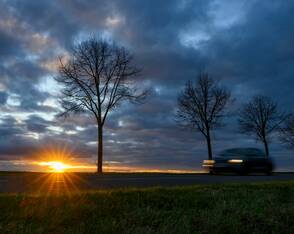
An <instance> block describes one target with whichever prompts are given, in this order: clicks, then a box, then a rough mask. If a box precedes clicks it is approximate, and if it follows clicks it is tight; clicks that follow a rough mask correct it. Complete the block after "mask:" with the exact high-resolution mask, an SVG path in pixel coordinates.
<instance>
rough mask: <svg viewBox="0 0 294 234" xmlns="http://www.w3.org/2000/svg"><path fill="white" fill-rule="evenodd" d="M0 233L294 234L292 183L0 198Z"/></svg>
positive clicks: (105, 191)
mask: <svg viewBox="0 0 294 234" xmlns="http://www.w3.org/2000/svg"><path fill="white" fill-rule="evenodd" d="M0 211H1V212H0V233H140V234H141V233H294V222H293V220H294V182H269V183H263V184H260V183H259V184H241V185H234V184H230V185H228V184H227V185H226V184H224V185H198V186H189V187H176V188H148V189H124V190H104V191H102V190H101V191H93V192H80V193H74V194H73V193H66V194H64V195H61V194H59V195H56V194H55V195H52V194H51V195H48V194H47V195H46V194H43V195H41V194H39V195H28V194H22V195H20V194H18V195H16V194H10V195H8V194H2V195H0Z"/></svg>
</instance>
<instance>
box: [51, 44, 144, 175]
mask: <svg viewBox="0 0 294 234" xmlns="http://www.w3.org/2000/svg"><path fill="white" fill-rule="evenodd" d="M139 72H140V70H139V69H138V68H137V67H136V66H135V65H134V64H133V57H132V56H131V55H130V53H129V52H128V51H127V50H126V49H125V48H124V47H119V46H117V45H115V44H113V43H108V42H106V41H104V40H99V39H96V38H91V39H89V40H86V41H83V42H81V43H80V44H78V45H76V46H75V47H74V48H73V51H72V54H71V57H70V59H69V61H67V62H66V63H64V62H63V61H62V59H60V67H59V76H57V77H56V80H57V81H58V82H59V83H61V84H62V85H63V90H62V97H61V105H62V107H63V109H64V112H63V113H62V114H61V115H65V116H67V115H68V114H69V113H79V112H84V111H88V112H89V113H92V114H93V116H94V117H95V120H96V122H97V126H98V162H97V172H98V173H102V161H103V160H102V159H103V126H104V124H105V121H106V119H107V117H108V114H109V112H110V111H112V110H113V109H114V108H116V107H117V106H118V105H119V104H121V103H122V102H123V101H125V100H129V101H134V102H140V101H142V100H143V99H144V98H145V97H146V94H147V92H146V91H145V90H141V91H140V90H138V89H137V88H136V86H135V80H136V79H135V78H136V77H137V75H138V74H139Z"/></svg>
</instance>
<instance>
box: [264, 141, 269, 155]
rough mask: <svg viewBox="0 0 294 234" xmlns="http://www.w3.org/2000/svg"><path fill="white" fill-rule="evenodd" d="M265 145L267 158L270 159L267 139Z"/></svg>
mask: <svg viewBox="0 0 294 234" xmlns="http://www.w3.org/2000/svg"><path fill="white" fill-rule="evenodd" d="M263 143H264V149H265V156H266V157H267V158H268V156H269V149H268V144H267V141H266V139H264V140H263Z"/></svg>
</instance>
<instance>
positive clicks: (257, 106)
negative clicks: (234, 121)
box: [239, 95, 286, 157]
mask: <svg viewBox="0 0 294 234" xmlns="http://www.w3.org/2000/svg"><path fill="white" fill-rule="evenodd" d="M285 116H286V115H285V114H283V113H281V112H279V111H278V107H277V104H276V103H275V102H274V101H273V100H272V99H271V98H270V97H266V96H261V95H257V96H255V97H253V98H252V100H251V101H250V102H248V103H247V104H245V105H244V107H243V108H242V110H241V111H240V113H239V126H240V129H241V132H243V133H248V134H252V135H255V136H256V139H257V140H260V141H261V142H262V143H263V144H264V149H265V154H266V157H268V156H269V146H268V145H269V142H270V138H271V134H272V133H273V132H274V131H276V130H278V128H279V126H280V124H281V123H282V122H283V121H284V119H285Z"/></svg>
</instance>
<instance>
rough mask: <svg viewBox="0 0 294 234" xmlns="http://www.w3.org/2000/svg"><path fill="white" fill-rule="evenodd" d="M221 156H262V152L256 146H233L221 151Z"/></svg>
mask: <svg viewBox="0 0 294 234" xmlns="http://www.w3.org/2000/svg"><path fill="white" fill-rule="evenodd" d="M219 156H221V157H232V156H233V157H264V153H263V151H262V150H260V149H256V148H234V149H228V150H224V151H222V152H221V153H220V154H219Z"/></svg>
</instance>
